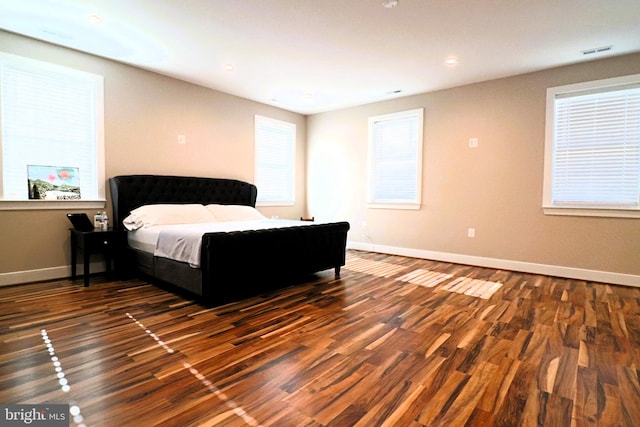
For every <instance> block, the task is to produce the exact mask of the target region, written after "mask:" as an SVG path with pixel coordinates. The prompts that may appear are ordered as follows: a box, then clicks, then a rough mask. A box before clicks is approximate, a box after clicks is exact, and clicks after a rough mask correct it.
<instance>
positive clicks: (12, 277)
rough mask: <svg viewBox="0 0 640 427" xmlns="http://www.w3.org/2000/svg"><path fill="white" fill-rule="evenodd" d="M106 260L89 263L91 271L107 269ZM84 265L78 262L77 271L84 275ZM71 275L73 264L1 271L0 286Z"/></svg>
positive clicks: (100, 271) (99, 271)
mask: <svg viewBox="0 0 640 427" xmlns="http://www.w3.org/2000/svg"><path fill="white" fill-rule="evenodd" d="M106 267H107V266H106V264H105V262H104V261H99V262H92V263H91V264H90V265H89V272H90V273H102V272H104V271H106ZM83 269H84V265H83V264H78V267H77V270H76V273H77V274H78V275H82V272H83V271H84V270H83ZM66 277H71V266H70V265H63V266H60V267H50V268H40V269H37V270H25V271H11V272H9V273H0V286H9V285H19V284H21V283H32V282H41V281H44V280H56V279H64V278H66Z"/></svg>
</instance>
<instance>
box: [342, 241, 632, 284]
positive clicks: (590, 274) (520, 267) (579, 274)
mask: <svg viewBox="0 0 640 427" xmlns="http://www.w3.org/2000/svg"><path fill="white" fill-rule="evenodd" d="M347 248H349V249H356V250H362V251H370V252H380V253H384V254H390V255H402V256H408V257H412V258H421V259H430V260H434V261H443V262H453V263H456V264H465V265H475V266H479V267H489V268H497V269H500V270H512V271H520V272H523V273H533V274H544V275H547V276H558V277H566V278H569V279H578V280H588V281H592V282H599V283H611V284H616V285H626V286H635V287H640V276H636V275H633V274H622V273H614V272H611V271H598V270H586V269H582V268H574V267H563V266H560V265H547V264H536V263H532V262H522V261H512V260H506V259H499V258H487V257H479V256H473V255H462V254H454V253H448V252H436V251H426V250H420V249H410V248H401V247H396V246H385V245H374V244H370V243H360V242H352V241H349V242H347Z"/></svg>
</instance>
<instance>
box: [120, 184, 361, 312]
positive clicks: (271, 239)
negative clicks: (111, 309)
mask: <svg viewBox="0 0 640 427" xmlns="http://www.w3.org/2000/svg"><path fill="white" fill-rule="evenodd" d="M109 187H110V190H111V201H112V204H113V223H114V226H115V227H119V228H122V227H123V226H122V220H123V219H124V218H126V216H127V215H129V213H130V211H131V210H133V209H135V208H137V207H140V206H143V205H150V204H159V203H181V204H183V203H198V204H204V205H206V204H210V203H218V204H227V205H230V204H234V205H247V206H253V207H255V203H256V197H257V194H258V192H257V188H256V187H255V186H254V185H253V184H250V183H247V182H243V181H238V180H233V179H222V178H202V177H185V176H166V175H123V176H116V177H113V178H110V179H109ZM348 230H349V223H348V222H336V223H330V224H313V225H305V226H300V227H298V226H296V227H287V228H278V229H267V230H255V231H238V232H229V233H227V232H216V233H206V234H205V235H204V236H203V238H202V239H203V240H202V250H201V259H200V264H201V266H200V268H192V267H190V266H189V265H188V264H185V263H181V262H177V261H173V260H170V259H167V258H161V257H155V256H153V255H152V254H149V253H146V252H142V251H138V250H136V249H133V248H127V252H128V253H127V260H129V262H130V265H131V266H132V267H134V268H135V269H136V270H137V271H139V272H141V273H144V274H145V275H148V276H151V277H153V278H156V279H158V280H160V281H162V282H166V283H170V284H172V285H174V286H178V287H180V288H182V289H185V290H187V291H189V292H191V293H194V294H196V295H198V296H201V297H202V298H203V299H204V300H205V301H207V302H209V303H214V304H218V303H224V302H228V301H232V300H237V299H240V298H244V297H247V296H250V295H256V294H258V293H260V292H264V291H267V290H271V289H275V288H278V287H282V286H287V285H289V284H291V283H292V281H291V279H295V278H298V277H301V276H304V275H309V274H311V273H315V272H319V271H322V270H327V269H334V270H335V274H336V277H337V276H339V274H340V267H341V266H343V265H344V264H345V250H346V249H345V248H346V241H347V231H348Z"/></svg>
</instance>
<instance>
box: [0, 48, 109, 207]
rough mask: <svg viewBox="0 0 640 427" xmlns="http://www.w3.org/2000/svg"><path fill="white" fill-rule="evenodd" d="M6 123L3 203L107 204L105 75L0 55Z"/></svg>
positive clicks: (0, 180)
mask: <svg viewBox="0 0 640 427" xmlns="http://www.w3.org/2000/svg"><path fill="white" fill-rule="evenodd" d="M0 123H1V130H2V132H1V137H0V138H1V139H0V148H1V150H0V153H1V154H0V161H1V163H2V174H1V176H0V208H3V209H16V208H17V209H40V208H47V209H48V208H74V207H102V206H104V185H105V184H104V182H105V179H104V137H103V135H104V132H103V78H102V77H101V76H97V75H94V74H89V73H85V72H82V71H77V70H73V69H69V68H66V67H61V66H58V65H53V64H48V63H45V62H41V61H35V60H32V59H27V58H22V57H19V56H15V55H9V54H4V53H0ZM30 178H31V179H30ZM40 178H44V179H40ZM35 182H37V183H38V189H39V191H38V190H35V191H33V187H32V185H33V184H34V183H35ZM28 183H29V185H28ZM70 186H71V187H74V189H75V191H76V194H77V193H78V191H79V196H76V197H69V196H68V195H69V194H71V193H70V192H69V191H65V190H67V189H68V188H69V187H70ZM76 187H79V190H78V188H76ZM43 189H44V190H46V191H43ZM41 193H46V194H41ZM78 197H79V200H76V199H77V198H78ZM34 198H37V199H47V200H45V201H42V200H30V199H34ZM51 199H53V201H51ZM69 199H71V200H69ZM87 201H89V202H93V203H87ZM96 202H97V203H96Z"/></svg>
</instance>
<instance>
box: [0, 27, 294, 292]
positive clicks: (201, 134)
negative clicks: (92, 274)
mask: <svg viewBox="0 0 640 427" xmlns="http://www.w3.org/2000/svg"><path fill="white" fill-rule="evenodd" d="M0 51H3V52H8V53H12V54H16V55H22V56H26V57H30V58H34V59H39V60H44V61H48V62H52V63H56V64H60V65H65V66H69V67H73V68H76V69H80V70H84V71H88V72H92V73H96V74H100V75H103V76H104V84H105V145H106V148H105V152H106V153H105V155H106V160H105V163H106V164H105V167H106V176H107V178H108V177H111V176H115V175H119V174H130V173H158V174H176V175H197V176H208V177H226V178H236V179H241V180H245V181H249V182H253V176H254V162H253V121H254V115H255V114H260V115H265V116H268V117H272V118H275V119H280V120H286V121H289V122H293V123H296V125H297V147H296V155H297V170H296V178H297V180H296V200H297V202H296V205H295V206H292V207H284V208H275V207H271V208H260V210H261V211H262V212H263V213H265V214H266V215H268V216H271V215H278V216H279V217H281V218H298V217H299V216H300V215H303V214H304V212H305V209H304V208H305V175H306V173H305V167H306V166H305V158H306V151H305V138H306V118H305V116H302V115H300V114H295V113H291V112H288V111H285V110H281V109H277V108H273V107H270V106H267V105H264V104H259V103H256V102H252V101H249V100H246V99H242V98H238V97H234V96H231V95H227V94H224V93H221V92H217V91H213V90H209V89H205V88H203V87H200V86H196V85H192V84H189V83H185V82H182V81H179V80H175V79H171V78H168V77H164V76H161V75H158V74H155V73H151V72H147V71H143V70H140V69H136V68H132V67H129V66H126V65H122V64H118V63H115V62H112V61H108V60H105V59H101V58H97V57H94V56H90V55H86V54H83V53H79V52H75V51H72V50H68V49H64V48H59V47H55V46H52V45H49V44H46V43H41V42H38V41H35V40H31V39H28V38H24V37H20V36H17V35H14V34H10V33H6V32H1V31H0ZM178 134H184V135H186V137H187V144H186V145H179V144H178V143H177V135H178ZM107 197H108V194H107ZM108 209H110V205H108ZM66 212H67V211H66V210H47V211H29V210H25V211H2V210H0V276H1V275H2V273H9V272H13V273H15V272H21V271H31V270H36V271H41V272H42V273H43V277H45V278H46V277H49V276H51V275H56V274H58V275H59V272H60V271H63V270H64V271H67V270H68V269H66V266H68V265H69V264H70V255H69V248H68V247H69V240H68V231H67V230H68V227H69V224H68V221H67V219H66V218H65V213H66ZM88 213H92V212H88ZM50 269H53V270H50ZM6 276H7V275H5V280H4V282H9V283H11V282H12V281H14V277H13V276H15V275H13V276H12V277H9V278H6ZM17 277H18V279H19V278H20V277H35V276H32V275H27V276H17ZM2 282H3V280H2V277H0V283H2Z"/></svg>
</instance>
